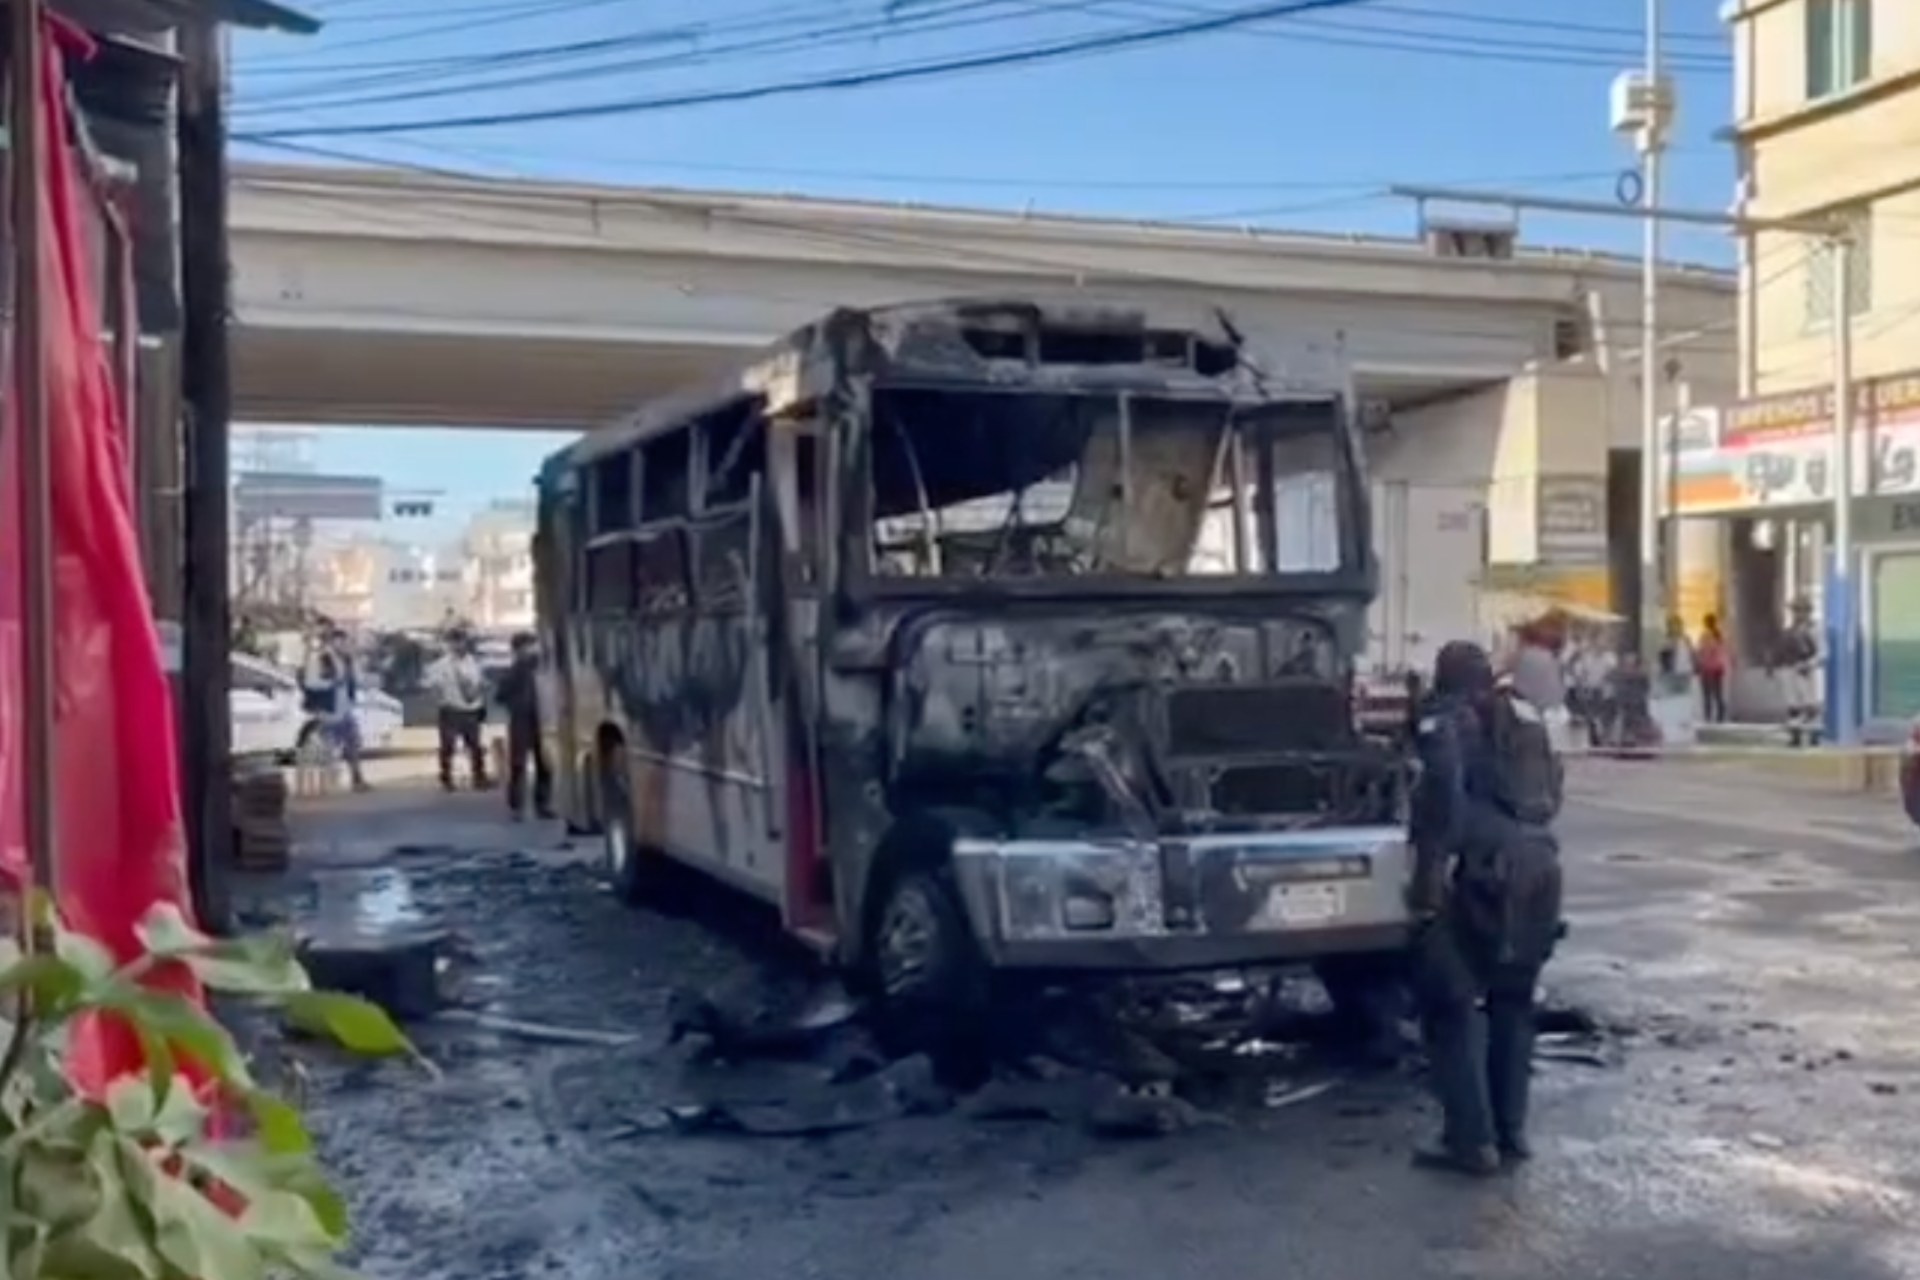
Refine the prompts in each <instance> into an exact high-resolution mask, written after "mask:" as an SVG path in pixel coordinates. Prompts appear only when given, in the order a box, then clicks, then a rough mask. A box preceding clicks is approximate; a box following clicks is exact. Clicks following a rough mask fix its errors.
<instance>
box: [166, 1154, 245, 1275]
mask: <svg viewBox="0 0 1920 1280" xmlns="http://www.w3.org/2000/svg"><path fill="white" fill-rule="evenodd" d="M150 1188H151V1191H152V1198H151V1199H150V1200H149V1201H148V1202H147V1203H148V1209H149V1211H150V1212H151V1213H152V1214H153V1226H154V1239H155V1242H156V1245H157V1246H158V1249H159V1252H160V1255H161V1256H162V1257H163V1258H165V1259H166V1261H167V1263H168V1265H170V1266H172V1267H173V1268H174V1269H175V1270H176V1271H178V1272H179V1273H180V1274H181V1275H182V1276H190V1277H195V1280H200V1278H202V1277H205V1278H207V1280H215V1278H217V1280H266V1277H267V1274H268V1264H267V1259H266V1257H265V1256H264V1255H263V1254H262V1253H261V1251H260V1250H259V1248H258V1247H256V1246H255V1244H254V1242H253V1241H252V1240H250V1239H249V1238H248V1237H247V1233H246V1232H245V1231H243V1230H242V1229H241V1227H240V1223H239V1222H238V1221H237V1220H235V1219H234V1218H232V1217H231V1216H229V1215H228V1214H227V1213H226V1212H225V1211H224V1210H222V1209H221V1208H220V1207H219V1206H217V1205H215V1204H214V1203H213V1202H212V1201H210V1200H208V1199H207V1198H206V1196H204V1195H202V1194H201V1193H200V1192H199V1191H198V1190H197V1189H196V1188H194V1187H192V1186H190V1185H189V1184H188V1183H186V1182H185V1181H183V1180H182V1179H179V1178H174V1177H169V1176H168V1175H167V1174H165V1173H162V1172H160V1171H159V1170H154V1171H153V1177H152V1179H151V1182H150Z"/></svg>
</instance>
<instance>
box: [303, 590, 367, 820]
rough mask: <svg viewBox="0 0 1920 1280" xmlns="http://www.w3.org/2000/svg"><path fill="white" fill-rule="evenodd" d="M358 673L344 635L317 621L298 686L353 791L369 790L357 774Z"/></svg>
mask: <svg viewBox="0 0 1920 1280" xmlns="http://www.w3.org/2000/svg"><path fill="white" fill-rule="evenodd" d="M359 685H360V678H359V672H358V670H357V669H356V667H355V664H354V658H353V646H352V645H351V644H350V643H349V642H348V640H347V633H346V632H345V631H344V630H342V629H341V628H339V627H336V626H334V625H333V624H332V623H331V622H328V621H327V620H326V619H324V618H323V619H321V621H320V625H319V627H318V628H317V630H316V632H315V634H314V635H313V636H312V637H311V638H310V639H309V641H308V644H307V656H306V660H305V661H304V662H303V663H302V664H301V671H300V687H301V695H302V699H303V705H304V709H305V711H306V712H307V714H308V715H310V716H312V717H314V723H315V724H316V725H318V726H319V729H318V731H319V732H320V733H323V734H325V735H326V736H327V738H328V739H329V740H331V741H332V742H333V744H334V745H335V746H336V747H338V748H339V751H340V758H341V759H342V760H344V761H345V762H346V765H347V774H348V776H349V777H351V778H352V779H353V789H354V790H355V791H367V790H370V789H371V788H369V787H368V786H367V779H366V776H365V775H364V774H363V773H362V772H361V771H360V721H359V718H358V717H357V716H356V715H355V707H356V705H357V704H358V701H359V695H360V688H359Z"/></svg>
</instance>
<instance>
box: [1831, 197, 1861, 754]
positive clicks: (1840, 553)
mask: <svg viewBox="0 0 1920 1280" xmlns="http://www.w3.org/2000/svg"><path fill="white" fill-rule="evenodd" d="M1828 251H1829V255H1830V257H1831V259H1832V267H1833V370H1834V372H1833V441H1832V445H1833V455H1832V456H1833V461H1832V463H1831V465H1830V468H1829V469H1830V470H1831V471H1832V472H1833V568H1832V576H1831V577H1830V578H1829V579H1828V580H1827V585H1828V589H1827V590H1826V591H1825V592H1824V593H1823V594H1824V595H1825V597H1826V599H1825V601H1824V604H1825V609H1824V612H1825V614H1826V623H1827V633H1828V634H1829V635H1831V636H1833V637H1834V638H1835V645H1836V648H1835V651H1834V653H1833V688H1831V689H1829V690H1828V691H1827V695H1828V696H1827V701H1828V703H1829V704H1830V705H1831V707H1832V709H1833V710H1832V716H1833V737H1834V740H1835V741H1836V742H1838V743H1840V744H1842V745H1850V744H1852V743H1853V741H1854V740H1855V739H1856V738H1858V737H1859V735H1860V723H1859V722H1860V715H1859V711H1860V695H1859V686H1860V643H1859V635H1860V627H1859V623H1858V620H1857V619H1856V617H1855V614H1856V612H1857V609H1856V606H1857V604H1858V602H1859V599H1860V596H1859V592H1858V591H1857V590H1856V588H1855V584H1854V577H1855V575H1854V564H1853V242H1852V239H1851V237H1849V236H1848V235H1847V234H1846V232H1845V231H1844V230H1843V231H1841V232H1840V233H1839V234H1836V235H1834V236H1833V237H1832V238H1831V239H1830V240H1829V242H1828ZM1868 466H1869V468H1871V466H1872V461H1871V459H1869V461H1868Z"/></svg>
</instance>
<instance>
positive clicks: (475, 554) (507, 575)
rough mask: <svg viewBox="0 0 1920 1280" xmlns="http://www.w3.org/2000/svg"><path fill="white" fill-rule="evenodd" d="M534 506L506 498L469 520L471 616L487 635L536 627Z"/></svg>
mask: <svg viewBox="0 0 1920 1280" xmlns="http://www.w3.org/2000/svg"><path fill="white" fill-rule="evenodd" d="M533 530H534V506H533V503H531V502H528V501H524V500H514V499H502V500H498V501H495V502H492V503H489V504H488V505H487V506H485V507H483V508H482V509H481V510H480V511H478V512H476V513H475V514H474V516H473V518H472V519H471V520H469V521H468V522H467V529H466V533H465V535H464V536H463V538H462V539H461V547H462V551H463V554H464V559H465V579H466V591H467V608H466V613H467V617H468V618H469V619H470V620H471V621H472V623H473V625H474V626H476V627H479V628H480V629H482V630H486V631H522V630H527V629H530V628H531V627H532V626H533V624H534V609H533Z"/></svg>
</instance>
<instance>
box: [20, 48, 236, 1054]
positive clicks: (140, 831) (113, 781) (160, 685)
mask: <svg viewBox="0 0 1920 1280" xmlns="http://www.w3.org/2000/svg"><path fill="white" fill-rule="evenodd" d="M49 26H50V31H49V38H48V39H47V40H46V41H45V42H44V44H43V48H44V51H45V52H44V56H43V58H42V62H41V66H40V67H39V75H40V103H41V119H40V130H39V135H40V148H39V154H40V156H41V159H42V172H41V173H40V174H39V175H37V185H38V187H39V191H40V208H41V217H42V219H43V226H44V230H45V234H44V236H43V238H42V242H41V246H42V249H41V257H40V261H39V263H38V264H37V270H38V276H39V279H38V284H39V289H40V306H41V317H42V321H41V323H42V333H43V335H44V338H45V351H44V366H43V367H44V388H45V391H44V403H45V407H46V416H47V431H48V436H49V440H48V454H49V466H50V470H51V483H52V495H51V506H52V518H53V531H52V532H53V559H54V569H53V581H54V633H55V634H54V668H55V673H56V678H55V697H54V720H55V742H56V747H55V761H54V763H55V768H56V775H55V776H56V785H57V792H56V795H55V801H54V803H55V822H56V832H57V836H58V840H59V844H58V848H57V851H56V855H55V872H54V883H53V886H52V889H53V896H54V900H55V902H56V903H57V904H58V906H59V909H60V911H61V913H62V915H63V916H64V917H65V919H66V921H67V924H68V925H69V926H70V927H71V928H73V929H75V930H77V931H79V932H81V933H84V934H86V935H88V936H89V937H92V938H95V939H97V940H98V941H100V942H101V943H103V944H105V945H106V946H107V947H109V948H110V949H111V950H112V951H113V952H114V954H115V955H116V956H118V957H119V958H120V959H121V960H122V961H125V960H130V959H132V958H134V957H135V956H136V955H138V954H139V951H140V946H139V942H138V940H137V939H136V938H135V936H134V927H135V925H136V924H138V923H139V921H140V920H141V918H142V917H143V916H145V914H146V913H147V912H148V911H149V910H150V909H151V908H152V907H153V906H154V905H155V904H157V903H163V902H164V903H171V904H173V905H174V906H176V907H178V908H179V909H180V910H181V912H183V913H185V914H187V915H188V917H189V918H191V911H192V907H191V901H190V897H189V893H188V888H187V879H186V848H185V833H184V832H185V829H184V826H183V823H182V819H181V806H180V790H179V783H178V778H177V772H176V764H175V756H174V747H173V723H174V721H173V708H172V695H171V692H170V690H169V688H168V684H167V676H166V673H165V670H164V668H163V666H162V662H161V656H160V641H159V635H158V632H157V631H156V629H155V627H154V621H153V606H152V600H151V598H150V597H149V595H148V593H147V585H146V580H145V578H144V576H143V573H142V568H141V564H140V551H139V538H138V536H137V533H136V529H135V523H134V517H133V512H132V510H131V506H130V497H131V495H130V493H129V491H128V486H127V484H126V475H127V460H126V450H125V445H124V441H125V435H124V427H123V423H124V421H125V420H126V415H127V412H128V406H125V405H123V404H121V403H120V400H119V397H118V395H117V394H116V379H115V376H114V371H113V356H112V352H111V350H110V348H109V347H108V345H107V343H106V342H105V341H104V340H103V338H102V323H101V315H100V301H99V298H98V297H97V295H96V293H95V290H94V287H93V282H94V281H95V280H96V279H97V278H98V276H97V273H96V272H95V271H94V270H93V265H94V264H93V263H91V262H90V261H89V256H90V254H91V252H92V251H91V248H90V244H89V240H88V237H87V236H86V234H85V232H84V230H83V228H82V226H81V223H80V219H81V218H82V217H83V216H85V211H84V209H83V206H82V200H83V199H84V196H85V187H84V185H83V184H84V178H83V175H82V171H81V168H80V159H79V157H78V156H77V155H76V154H75V151H74V149H73V147H72V145H71V143H70V138H71V136H72V135H71V127H70V126H71V122H70V120H69V118H68V104H67V94H66V92H65V71H64V57H65V52H64V51H63V47H62V46H63V45H64V46H66V48H67V49H75V48H78V49H79V50H80V56H83V57H84V56H87V55H88V53H90V45H88V44H86V43H85V42H84V37H82V38H81V40H80V42H79V43H78V44H76V41H75V34H76V33H75V32H74V31H73V30H72V28H69V27H66V26H65V25H64V24H49ZM29 177H30V176H29ZM17 180H18V179H17ZM10 364H11V362H10ZM18 372H19V371H18V369H17V368H16V369H14V370H13V375H14V377H15V378H16V379H17V377H18ZM15 385H16V386H17V383H16V384H15ZM16 404H17V396H15V395H13V394H9V395H8V396H7V397H6V420H5V422H4V424H3V425H4V431H3V432H0V477H3V478H4V480H3V481H0V483H4V485H5V486H6V493H5V497H4V499H0V874H5V875H7V876H8V877H9V878H10V879H12V880H13V881H14V883H16V884H18V883H19V882H20V880H21V878H22V876H23V873H24V872H25V870H26V868H27V858H26V851H25V844H24V839H23V827H24V822H23V816H24V815H23V803H24V801H23V797H24V784H25V779H26V761H25V759H24V752H23V750H22V736H23V735H22V730H23V727H24V726H23V712H24V709H23V706H22V700H21V698H20V696H19V695H20V691H21V678H22V671H21V627H22V625H23V623H24V620H25V619H24V616H23V612H22V609H23V593H22V590H21V569H22V559H21V555H22V546H21V527H20V517H21V503H20V502H19V500H18V496H17V492H18V491H17V488H16V487H15V486H17V484H18V479H17V478H18V477H19V475H20V450H19V439H20V431H19V422H18V418H17V411H16V409H15V408H14V406H15V405H16ZM160 981H161V982H163V983H164V984H165V985H166V986H167V987H168V988H170V989H173V990H177V991H181V992H183V993H185V994H188V995H190V996H192V997H194V998H196V999H198V998H199V997H200V992H199V990H198V987H197V984H195V983H194V982H193V980H192V978H191V975H189V974H186V973H185V972H184V971H175V972H172V973H169V974H166V975H164V976H163V977H162V978H161V979H160ZM71 1061H72V1064H73V1075H74V1083H75V1084H76V1085H77V1086H78V1087H79V1088H81V1089H83V1090H85V1091H88V1092H97V1091H99V1090H102V1089H104V1087H105V1086H106V1084H107V1083H108V1082H109V1081H111V1080H113V1079H115V1078H116V1077H118V1076H120V1075H122V1074H124V1073H126V1072H129V1071H136V1070H139V1069H140V1068H141V1066H142V1058H141V1054H140V1049H139V1044H138V1042H137V1041H136V1040H135V1038H134V1036H133V1035H132V1033H131V1032H130V1031H129V1030H128V1029H127V1028H125V1027H124V1026H121V1025H119V1024H117V1023H113V1022H109V1021H105V1020H96V1021H95V1022H94V1023H93V1024H92V1025H90V1026H84V1027H79V1028H76V1030H75V1036H74V1041H73V1047H72V1055H71Z"/></svg>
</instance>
